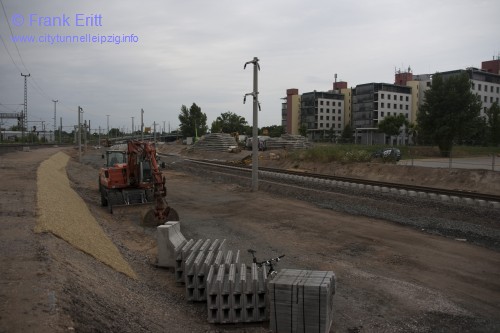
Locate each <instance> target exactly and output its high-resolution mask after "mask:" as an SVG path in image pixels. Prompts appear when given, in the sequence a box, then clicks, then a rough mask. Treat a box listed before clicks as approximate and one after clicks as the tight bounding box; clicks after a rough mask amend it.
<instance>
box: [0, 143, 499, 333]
mask: <svg viewBox="0 0 500 333" xmlns="http://www.w3.org/2000/svg"><path fill="white" fill-rule="evenodd" d="M60 151H62V152H64V153H66V154H68V155H69V156H70V159H69V161H68V162H67V165H66V166H65V170H66V173H67V177H68V178H69V185H70V186H71V188H72V189H73V190H74V191H76V193H77V194H78V195H79V196H80V197H81V199H82V200H83V201H84V203H85V204H86V206H87V208H88V210H89V211H90V213H91V215H92V216H93V218H94V219H95V221H97V223H98V225H99V226H100V227H101V228H102V231H103V233H104V234H105V235H106V236H107V238H109V240H111V241H112V243H113V244H114V245H115V246H116V248H117V249H118V250H119V254H121V257H122V258H123V259H124V260H125V261H126V262H127V263H128V265H129V266H130V268H131V269H132V270H133V272H134V273H133V274H126V273H123V272H119V271H118V270H117V269H115V268H112V267H113V265H110V264H104V263H103V261H104V262H106V260H102V258H100V255H99V254H98V253H97V254H96V253H93V254H92V255H91V254H89V252H90V251H88V252H85V251H83V250H81V249H79V248H77V247H76V246H75V245H74V244H73V242H74V241H73V240H72V239H66V238H65V236H60V235H58V236H55V234H54V233H53V232H48V231H43V230H40V229H39V228H37V223H39V218H40V213H39V212H40V207H39V206H37V205H38V204H39V203H38V200H37V192H39V191H40V190H41V189H40V188H38V186H37V184H38V181H39V179H37V170H38V168H39V166H40V163H42V162H43V161H45V160H47V159H49V158H51V157H52V156H54V154H56V153H58V152H60ZM160 152H162V153H163V154H168V156H167V157H165V158H163V159H164V161H165V162H166V163H167V168H166V170H164V171H163V173H164V175H165V176H166V178H167V189H168V196H167V199H168V202H169V204H170V205H171V206H172V207H174V208H175V209H176V210H177V212H178V213H179V215H180V221H181V231H182V233H183V234H184V236H185V237H186V238H193V239H207V238H210V239H216V238H218V239H226V241H227V245H228V248H230V249H233V250H241V251H242V252H241V256H242V259H243V261H246V262H248V263H249V262H250V260H251V257H250V255H249V254H248V253H247V252H246V250H247V249H248V248H253V249H255V250H257V256H258V257H260V258H261V259H265V258H266V257H272V256H276V255H280V254H285V258H284V260H283V261H281V262H280V263H279V265H278V267H277V268H278V269H279V268H297V269H310V270H329V271H330V270H331V271H333V272H334V273H335V274H336V277H337V293H336V295H335V296H334V307H335V310H334V320H333V325H332V328H331V332H458V331H460V332H498V331H500V253H499V252H498V251H497V250H495V249H490V248H486V247H482V246H477V245H474V244H470V243H469V242H467V240H466V239H456V238H453V237H451V238H450V237H443V236H439V235H431V234H428V233H426V232H425V231H424V230H419V229H416V228H412V227H408V226H403V225H399V224H396V223H393V222H389V221H386V220H382V219H374V218H369V217H364V216H359V215H351V214H348V213H345V212H337V211H335V210H330V209H325V208H321V207H318V206H317V205H314V204H312V203H309V202H304V201H300V200H297V199H294V198H292V197H289V196H282V195H278V194H276V193H267V192H265V191H259V192H252V191H250V189H249V188H248V187H244V186H241V185H237V184H232V183H229V182H218V181H215V180H213V179H212V178H210V177H201V176H198V175H194V174H192V173H186V172H184V171H183V170H182V168H176V167H175V164H176V163H182V162H181V161H182V159H183V158H185V157H191V158H194V157H203V158H212V159H221V160H240V159H242V158H244V157H245V156H247V155H248V154H249V152H246V151H243V152H241V153H238V154H229V153H210V152H202V153H200V152H198V153H196V152H188V151H186V149H185V146H176V145H165V146H163V147H161V148H160ZM101 154H102V150H88V151H86V152H84V153H83V154H82V161H81V163H80V162H79V158H78V151H77V150H75V149H72V148H71V149H69V148H60V147H54V148H41V149H32V150H30V151H29V152H22V151H18V152H12V153H6V154H3V155H0V175H1V178H2V186H1V188H0V191H1V193H0V217H1V223H0V249H1V251H0V332H1V333H4V332H71V331H75V332H250V333H251V332H269V327H268V323H266V322H264V323H253V324H229V325H212V324H209V323H208V322H207V309H206V305H205V303H190V302H187V301H186V300H185V295H184V294H185V288H184V287H183V286H182V285H179V284H176V283H175V279H174V274H173V271H172V270H169V269H160V268H156V267H155V265H154V264H155V261H156V237H155V229H153V228H144V227H141V225H140V221H141V215H142V214H143V213H144V210H145V209H147V208H146V207H143V206H140V207H138V206H134V207H126V208H121V209H116V210H115V213H114V214H113V215H111V214H109V213H108V211H107V209H105V208H104V207H101V206H100V196H99V192H98V187H97V184H98V168H99V167H100V166H101V165H102V164H103V161H102V160H101ZM276 154H279V155H280V159H275V156H272V157H271V156H270V155H269V152H266V154H263V155H262V159H261V165H268V166H279V167H284V168H294V169H301V170H304V171H314V172H325V173H335V174H338V175H349V176H353V177H355V176H356V175H358V176H363V177H366V178H372V179H383V180H387V181H388V180H390V181H402V182H409V183H412V184H428V185H429V184H431V185H432V186H440V187H446V188H455V189H457V188H461V189H465V190H472V191H479V190H482V191H484V192H489V193H499V192H500V189H499V186H500V185H499V184H500V175H498V173H494V172H488V171H486V170H482V171H480V170H468V171H467V170H464V171H460V170H458V171H457V170H451V171H450V170H437V169H430V168H422V169H419V168H413V169H409V167H404V166H396V165H384V164H364V165H347V166H341V165H331V164H330V165H315V164H311V163H307V162H303V163H297V162H291V161H288V160H287V159H286V156H285V155H284V153H280V152H276ZM424 169H425V170H424ZM39 177H40V176H39ZM54 179H55V178H54ZM55 188H56V187H55V186H54V189H55ZM47 190H48V191H50V189H46V188H45V189H43V191H47ZM352 200H356V198H352ZM360 204H362V203H360ZM384 204H385V203H384V202H381V203H380V207H381V209H383V206H384ZM71 211H72V207H65V209H62V210H61V211H60V212H59V213H60V214H62V216H65V214H70V213H71ZM418 215H419V211H418V210H417V211H415V217H416V218H418ZM499 216H500V214H499ZM487 220H488V221H491V220H492V218H491V217H488V218H487ZM499 220H500V219H498V220H497V221H499ZM63 227H64V228H66V230H65V232H68V233H71V231H72V230H78V233H77V234H76V235H73V236H75V237H76V238H78V237H85V235H84V234H85V231H82V230H81V228H73V226H72V225H71V221H69V220H68V222H67V225H63ZM489 227H490V228H495V229H499V228H500V226H499V225H498V224H492V223H490V224H489ZM40 231H41V232H40ZM75 233H76V231H75ZM86 246H90V247H99V246H100V244H94V243H93V242H92V241H90V242H88V244H86Z"/></svg>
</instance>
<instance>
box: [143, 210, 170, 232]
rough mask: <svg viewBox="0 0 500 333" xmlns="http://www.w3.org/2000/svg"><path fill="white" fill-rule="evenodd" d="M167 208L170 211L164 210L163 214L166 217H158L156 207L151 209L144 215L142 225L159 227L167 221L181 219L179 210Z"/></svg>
mask: <svg viewBox="0 0 500 333" xmlns="http://www.w3.org/2000/svg"><path fill="white" fill-rule="evenodd" d="M167 209H168V212H164V214H162V215H163V216H164V217H158V216H157V214H156V210H155V209H154V208H153V209H149V210H148V211H146V213H145V214H144V215H143V216H142V222H141V225H142V226H143V227H157V226H159V225H162V224H164V223H165V222H170V221H179V214H178V213H177V211H176V210H175V209H173V208H171V207H169V208H167Z"/></svg>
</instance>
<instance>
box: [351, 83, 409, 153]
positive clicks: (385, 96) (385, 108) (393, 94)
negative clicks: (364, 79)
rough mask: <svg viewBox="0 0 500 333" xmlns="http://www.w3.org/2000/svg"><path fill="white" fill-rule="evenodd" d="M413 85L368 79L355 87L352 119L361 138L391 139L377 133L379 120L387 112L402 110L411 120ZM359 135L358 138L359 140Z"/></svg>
mask: <svg viewBox="0 0 500 333" xmlns="http://www.w3.org/2000/svg"><path fill="white" fill-rule="evenodd" d="M411 106H412V89H411V87H407V86H400V85H395V84H389V83H367V84H361V85H357V86H356V88H355V89H354V90H353V104H352V122H353V128H354V130H355V131H356V135H358V134H359V138H360V139H361V140H362V141H361V142H364V143H368V144H372V143H387V142H385V141H386V140H385V139H386V138H385V135H382V136H381V135H379V133H375V131H376V129H377V127H378V123H379V122H380V121H382V120H383V119H384V118H385V117H387V116H397V115H399V114H402V115H403V116H404V117H405V118H406V119H408V121H409V120H410V115H411ZM357 139H358V138H356V140H357Z"/></svg>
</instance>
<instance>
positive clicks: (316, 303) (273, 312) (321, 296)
mask: <svg viewBox="0 0 500 333" xmlns="http://www.w3.org/2000/svg"><path fill="white" fill-rule="evenodd" d="M334 295H335V274H334V273H333V272H331V271H309V270H298V269H282V270H280V272H278V274H277V275H276V276H275V277H274V279H272V280H270V281H269V302H270V305H269V307H270V325H269V328H270V329H271V330H272V331H274V332H324V333H327V332H329V331H330V327H331V325H332V322H333V296H334Z"/></svg>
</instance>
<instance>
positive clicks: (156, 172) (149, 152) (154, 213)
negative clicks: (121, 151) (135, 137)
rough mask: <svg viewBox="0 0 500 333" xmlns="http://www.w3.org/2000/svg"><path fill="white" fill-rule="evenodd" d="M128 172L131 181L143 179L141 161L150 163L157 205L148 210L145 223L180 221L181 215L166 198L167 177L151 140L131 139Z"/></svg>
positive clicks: (149, 224)
mask: <svg viewBox="0 0 500 333" xmlns="http://www.w3.org/2000/svg"><path fill="white" fill-rule="evenodd" d="M128 156H129V161H128V165H129V168H128V172H129V179H130V181H135V182H139V181H140V180H141V170H142V168H141V167H140V165H141V163H147V164H149V166H150V168H151V176H152V182H153V196H154V201H155V207H154V209H153V210H151V211H148V212H147V213H146V215H145V216H144V219H143V224H144V225H148V226H151V225H160V224H163V223H165V222H167V221H178V220H179V215H178V214H177V212H176V211H175V210H174V209H173V208H172V207H170V206H169V205H168V202H167V200H166V197H167V188H166V186H165V181H166V180H165V177H163V175H162V173H161V171H160V168H159V166H158V162H157V160H156V148H155V146H154V144H153V143H151V142H144V141H129V142H128Z"/></svg>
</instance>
